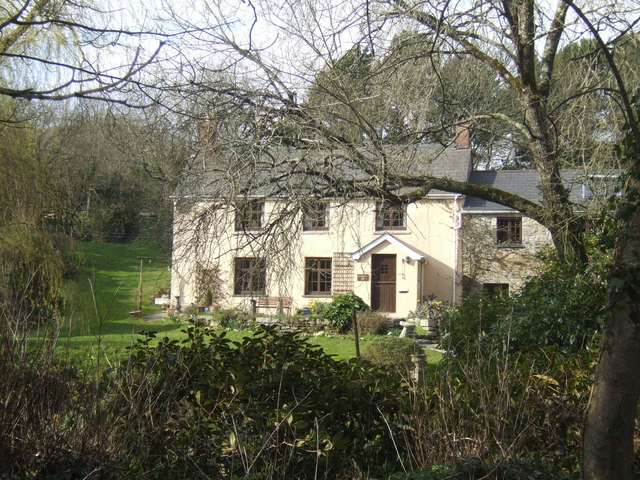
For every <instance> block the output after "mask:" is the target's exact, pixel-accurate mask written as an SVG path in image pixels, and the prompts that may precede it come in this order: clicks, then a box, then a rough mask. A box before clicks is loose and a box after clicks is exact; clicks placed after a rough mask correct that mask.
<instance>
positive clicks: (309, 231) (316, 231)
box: [302, 228, 331, 235]
mask: <svg viewBox="0 0 640 480" xmlns="http://www.w3.org/2000/svg"><path fill="white" fill-rule="evenodd" d="M318 233H331V232H330V230H329V229H328V228H327V229H325V230H303V231H302V234H303V235H314V234H318Z"/></svg>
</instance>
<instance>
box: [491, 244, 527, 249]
mask: <svg viewBox="0 0 640 480" xmlns="http://www.w3.org/2000/svg"><path fill="white" fill-rule="evenodd" d="M496 246H497V247H498V248H525V245H524V244H523V243H498V244H496Z"/></svg>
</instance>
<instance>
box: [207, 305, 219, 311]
mask: <svg viewBox="0 0 640 480" xmlns="http://www.w3.org/2000/svg"><path fill="white" fill-rule="evenodd" d="M218 310H220V305H209V311H210V312H216V311H218Z"/></svg>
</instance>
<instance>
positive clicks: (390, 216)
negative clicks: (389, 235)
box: [376, 202, 407, 230]
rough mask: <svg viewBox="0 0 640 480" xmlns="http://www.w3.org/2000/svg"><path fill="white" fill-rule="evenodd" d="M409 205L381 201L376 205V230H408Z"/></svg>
mask: <svg viewBox="0 0 640 480" xmlns="http://www.w3.org/2000/svg"><path fill="white" fill-rule="evenodd" d="M406 229H407V206H406V205H390V204H388V203H383V202H380V203H378V204H377V205H376V230H406Z"/></svg>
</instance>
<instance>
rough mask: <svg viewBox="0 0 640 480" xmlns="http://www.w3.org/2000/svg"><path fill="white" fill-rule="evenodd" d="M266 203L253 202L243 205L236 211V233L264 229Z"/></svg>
mask: <svg viewBox="0 0 640 480" xmlns="http://www.w3.org/2000/svg"><path fill="white" fill-rule="evenodd" d="M263 217H264V202H262V201H258V200H252V201H249V202H246V203H244V204H242V205H241V206H240V207H239V209H238V210H236V222H235V230H236V232H244V231H246V230H260V229H261V228H262V227H263Z"/></svg>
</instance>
